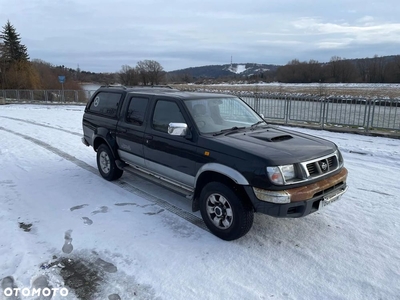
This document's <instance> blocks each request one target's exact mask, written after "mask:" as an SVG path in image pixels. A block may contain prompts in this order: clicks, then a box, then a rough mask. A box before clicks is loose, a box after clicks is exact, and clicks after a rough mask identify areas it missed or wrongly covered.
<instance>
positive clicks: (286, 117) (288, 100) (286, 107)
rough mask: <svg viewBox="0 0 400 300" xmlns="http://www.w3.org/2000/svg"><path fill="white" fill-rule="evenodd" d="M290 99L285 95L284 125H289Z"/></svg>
mask: <svg viewBox="0 0 400 300" xmlns="http://www.w3.org/2000/svg"><path fill="white" fill-rule="evenodd" d="M289 113H290V98H289V97H288V96H286V95H285V124H286V125H287V124H288V123H289Z"/></svg>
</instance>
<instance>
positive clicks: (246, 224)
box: [199, 182, 254, 241]
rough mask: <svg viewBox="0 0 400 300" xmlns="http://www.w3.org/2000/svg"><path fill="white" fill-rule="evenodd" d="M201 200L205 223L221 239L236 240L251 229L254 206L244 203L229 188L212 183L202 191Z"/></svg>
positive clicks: (201, 210)
mask: <svg viewBox="0 0 400 300" xmlns="http://www.w3.org/2000/svg"><path fill="white" fill-rule="evenodd" d="M199 200H200V201H199V202H200V212H201V216H202V218H203V220H204V223H206V225H207V227H208V229H210V231H211V232H212V233H213V234H214V235H216V236H218V237H219V238H221V239H223V240H226V241H231V240H235V239H238V238H240V237H242V236H244V235H245V234H246V233H247V232H249V230H250V229H251V227H252V225H253V219H254V211H253V208H252V206H251V205H250V204H249V203H248V202H245V201H242V200H241V199H240V198H239V197H238V196H237V195H236V193H235V192H234V191H233V190H232V189H231V188H229V187H228V186H226V185H224V184H222V183H220V182H210V183H208V184H207V185H206V186H205V187H204V188H203V190H202V191H201V194H200V199H199Z"/></svg>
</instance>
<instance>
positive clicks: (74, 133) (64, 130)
mask: <svg viewBox="0 0 400 300" xmlns="http://www.w3.org/2000/svg"><path fill="white" fill-rule="evenodd" d="M0 118H5V119H9V120H14V121H20V122H24V123H28V124H32V125H37V126H42V127H46V128H51V129H55V130H59V131H62V132H66V133H70V134H73V135H77V136H80V137H82V133H78V132H75V131H71V130H67V129H63V128H58V127H54V126H50V125H46V124H40V123H37V122H34V121H28V120H23V119H18V118H13V117H5V116H0Z"/></svg>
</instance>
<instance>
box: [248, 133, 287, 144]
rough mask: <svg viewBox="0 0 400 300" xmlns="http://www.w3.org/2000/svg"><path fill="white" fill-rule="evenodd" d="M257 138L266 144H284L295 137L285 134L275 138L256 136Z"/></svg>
mask: <svg viewBox="0 0 400 300" xmlns="http://www.w3.org/2000/svg"><path fill="white" fill-rule="evenodd" d="M255 138H256V139H259V140H262V141H266V142H283V141H287V140H290V139H292V138H293V137H292V136H291V135H288V134H285V135H277V136H274V137H264V136H257V137H256V136H255Z"/></svg>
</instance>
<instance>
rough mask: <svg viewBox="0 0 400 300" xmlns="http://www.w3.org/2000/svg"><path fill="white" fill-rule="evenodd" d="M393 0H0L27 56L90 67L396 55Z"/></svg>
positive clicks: (399, 42) (399, 30) (397, 10)
mask: <svg viewBox="0 0 400 300" xmlns="http://www.w3.org/2000/svg"><path fill="white" fill-rule="evenodd" d="M399 15H400V6H399V5H398V1H396V0H383V1H364V0H363V1H361V0H335V1H330V0H327V1H315V0H313V1H311V0H280V1H265V0H249V1H243V0H240V1H239V0H229V1H227V0H219V1H218V0H203V1H191V0H170V1H165V0H147V1H143V0H141V1H137V0H134V1H131V0H114V1H105V0H96V1H94V0H85V1H80V0H63V1H60V0H29V1H28V0H12V1H9V0H8V1H7V0H0V23H1V24H2V26H3V25H4V24H6V22H7V20H9V21H10V22H11V24H12V25H14V26H15V27H16V29H17V32H18V33H19V34H20V36H21V39H22V43H23V44H25V45H26V46H27V48H28V53H29V55H30V57H31V59H42V60H44V61H47V62H49V63H52V64H55V65H65V66H66V67H69V68H77V67H78V65H79V67H80V69H82V70H86V71H93V72H116V71H119V70H121V66H122V65H129V66H135V65H136V64H137V62H138V61H141V60H145V59H151V60H156V61H158V62H159V63H160V64H161V65H162V66H163V67H164V69H165V70H166V71H172V70H177V69H183V68H188V67H196V66H203V65H220V64H229V63H230V62H231V58H232V61H233V63H265V64H277V65H284V64H286V63H288V62H289V61H291V60H293V59H299V60H300V61H309V60H310V59H314V60H318V61H320V62H328V61H329V60H330V59H331V57H333V56H339V57H342V58H365V57H373V56H374V55H378V56H385V55H397V54H400V53H399V51H398V49H399V48H400V18H399Z"/></svg>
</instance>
